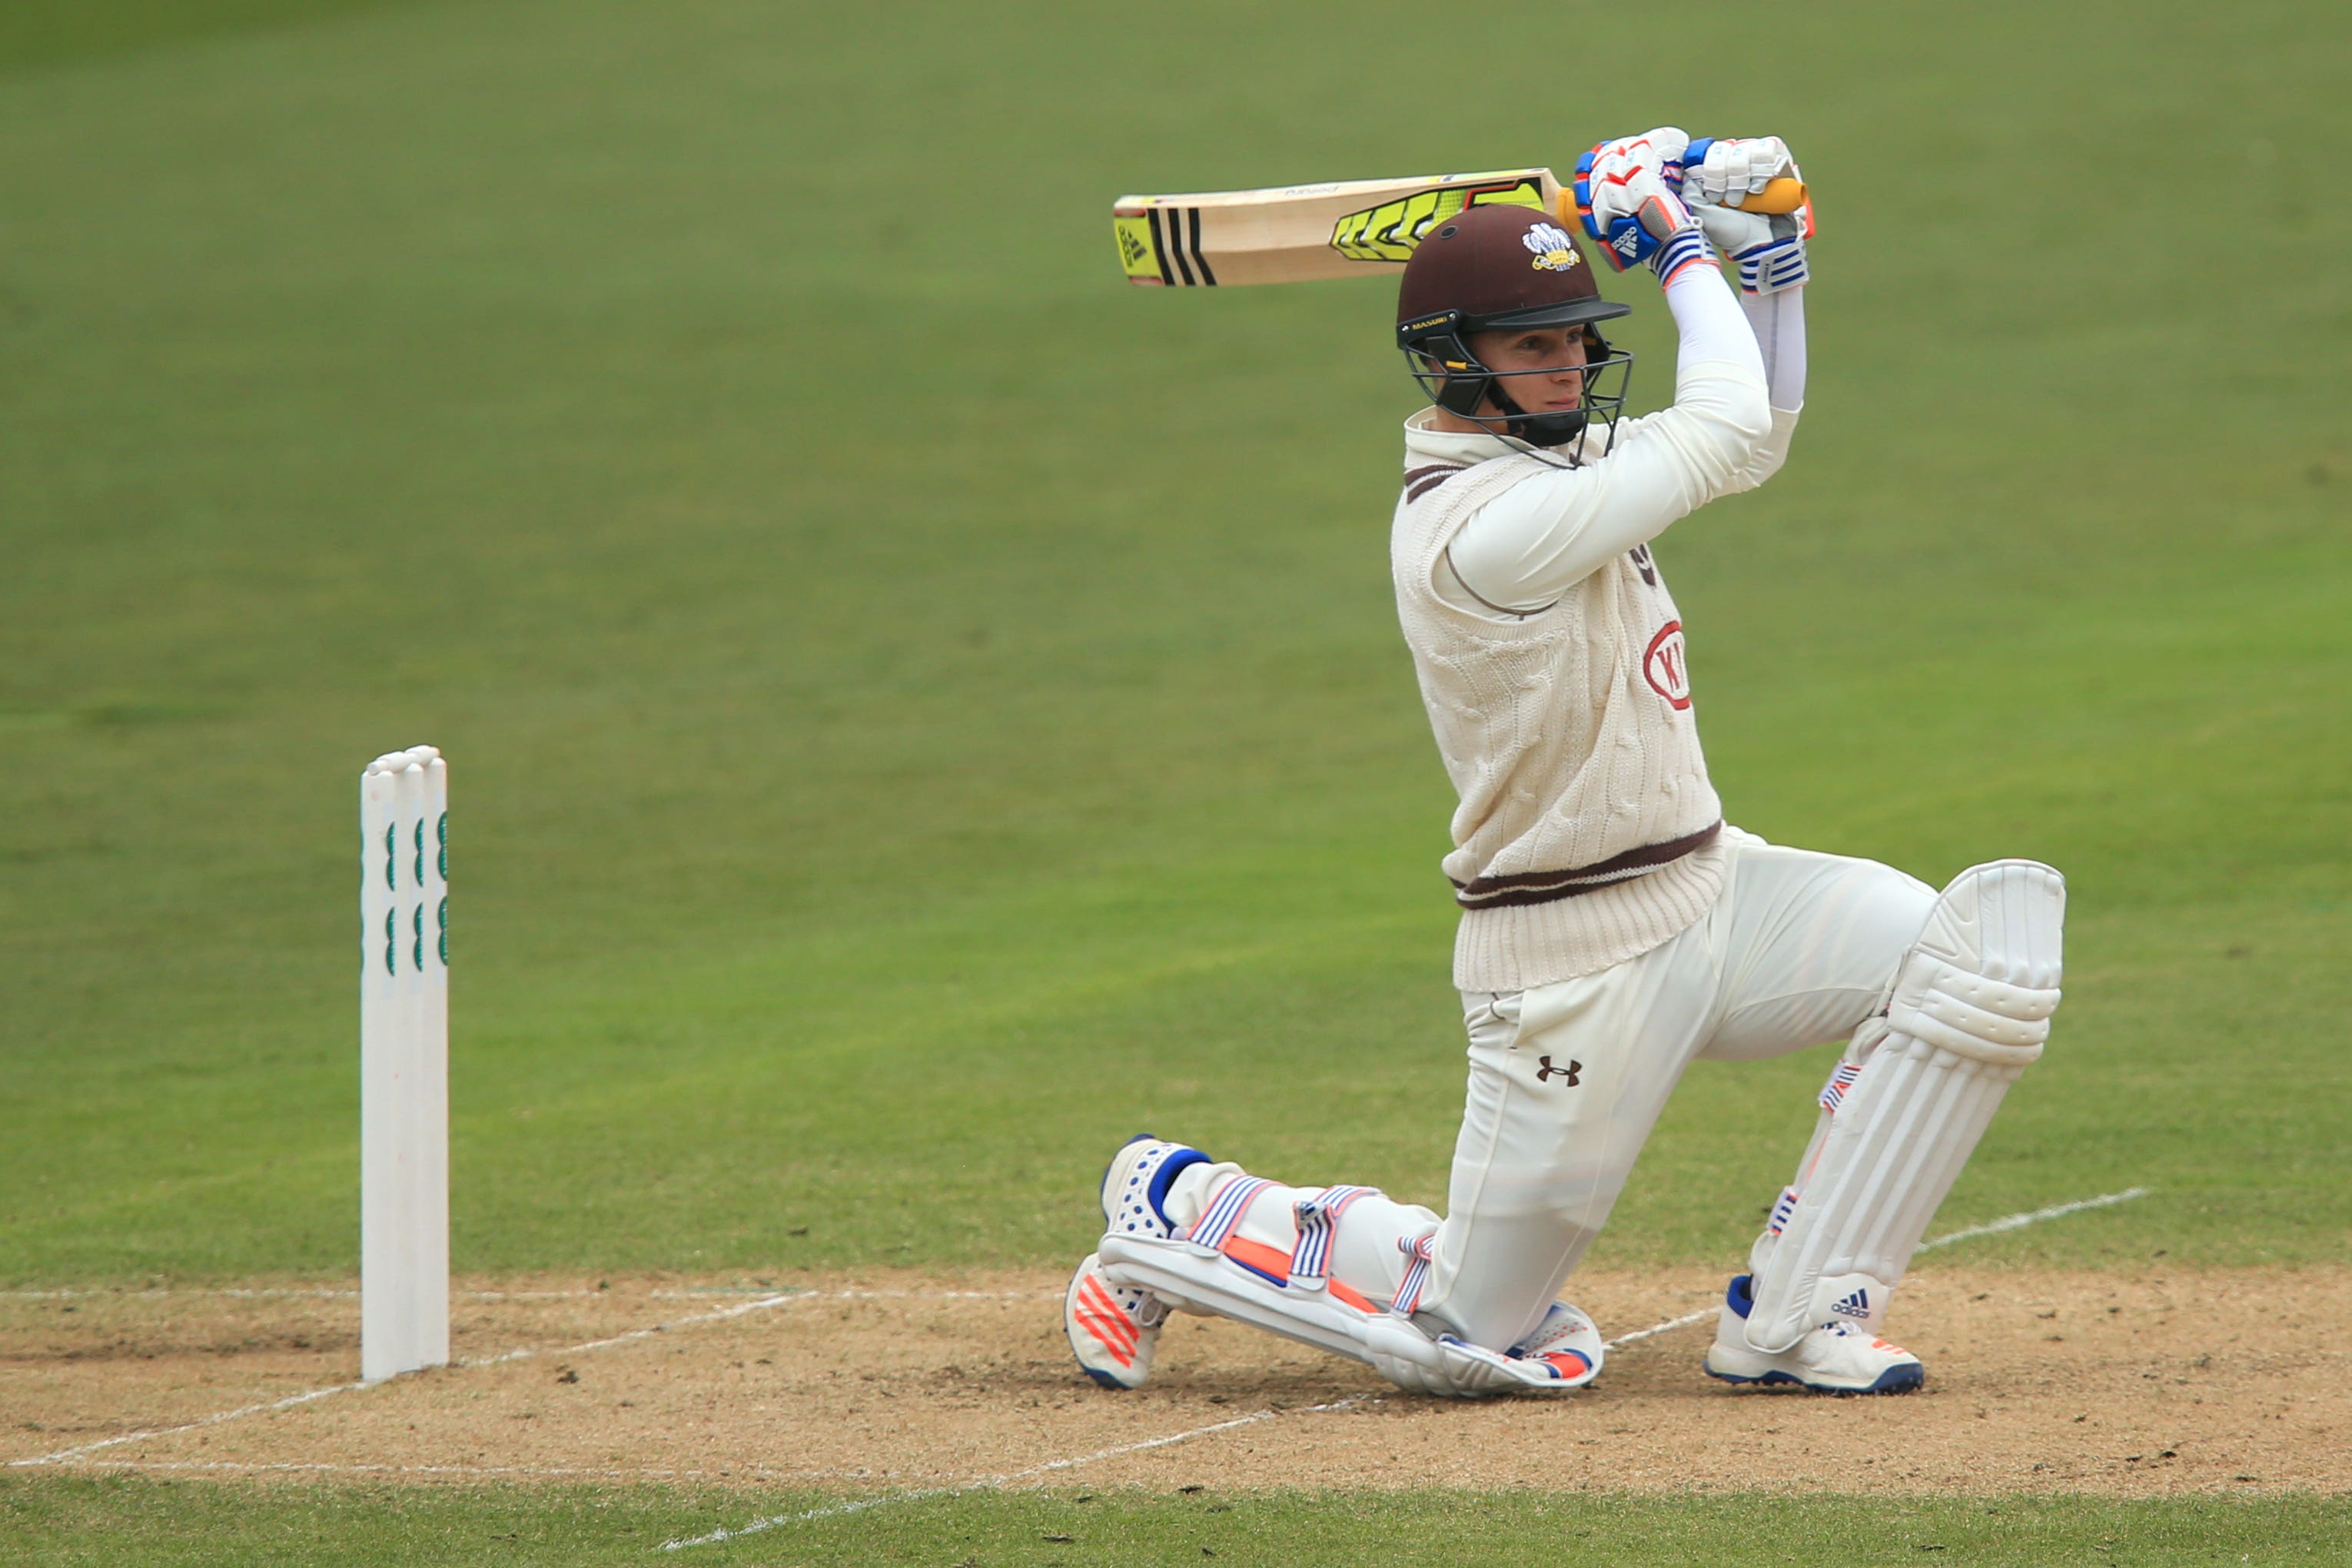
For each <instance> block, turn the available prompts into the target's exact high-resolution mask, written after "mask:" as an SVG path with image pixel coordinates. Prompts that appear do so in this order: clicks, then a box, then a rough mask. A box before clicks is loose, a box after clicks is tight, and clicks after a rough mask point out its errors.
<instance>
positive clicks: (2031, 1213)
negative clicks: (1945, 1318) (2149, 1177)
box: [1919, 1187, 2154, 1252]
mask: <svg viewBox="0 0 2352 1568" xmlns="http://www.w3.org/2000/svg"><path fill="white" fill-rule="evenodd" d="M2153 1190H2154V1189H2153V1188H2149V1187H2126V1188H2125V1189H2124V1190H2123V1191H2122V1192H2119V1193H2101V1194H2099V1195H2098V1196H2097V1197H2095V1198H2079V1199H2077V1200H2075V1201H2074V1203H2071V1204H2053V1205H2050V1206H2049V1207H2048V1208H2046V1209H2030V1210H2028V1211H2027V1212H2025V1213H2024V1214H2011V1215H2001V1216H2000V1218H1999V1219H1996V1220H1988V1221H1986V1222H1985V1223H1984V1224H1983V1225H1976V1226H1969V1228H1968V1229H1966V1230H1956V1231H1954V1232H1952V1234H1951V1235H1949V1236H1939V1237H1937V1238H1936V1239H1935V1240H1933V1241H1923V1242H1921V1243H1920V1244H1919V1250H1920V1251H1922V1252H1925V1251H1927V1249H1928V1248H1929V1247H1949V1246H1951V1245H1952V1243H1954V1242H1956V1241H1973V1240H1975V1239H1976V1238H1977V1237H1979V1236H1999V1235H2000V1233H2001V1232H2003V1231H2005V1230H2023V1229H2024V1228H2025V1227H2026V1226H2029V1225H2038V1224H2040V1223H2041V1222H2042V1221H2043V1220H2045V1219H2056V1218H2058V1217H2059V1216H2060V1215H2070V1214H2081V1213H2082V1212H2083V1211H2084V1209H2103V1208H2109V1207H2112V1206H2113V1205H2116V1204H2127V1203H2129V1202H2131V1201H2132V1199H2134V1198H2144V1197H2146V1196H2147V1194H2149V1193H2150V1192H2151V1191H2153Z"/></svg>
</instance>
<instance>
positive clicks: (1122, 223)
mask: <svg viewBox="0 0 2352 1568" xmlns="http://www.w3.org/2000/svg"><path fill="white" fill-rule="evenodd" d="M1497 202H1508V203H1510V204H1512V205H1516V206H1523V207H1534V208H1536V209H1538V211H1541V212H1548V213H1550V214H1552V215H1553V216H1556V217H1557V218H1558V219H1559V225H1560V226H1561V227H1563V228H1565V229H1567V230H1568V231H1569V232H1570V233H1571V234H1577V233H1581V232H1582V231H1581V230H1580V228H1579V227H1578V225H1577V218H1576V193H1575V192H1574V191H1572V190H1570V189H1569V188H1568V187H1566V186H1564V185H1562V184H1560V183H1559V176H1557V175H1555V174H1553V173H1552V172H1551V171H1550V170H1549V169H1493V170H1488V171H1486V173H1484V174H1430V175H1426V176H1423V177H1420V178H1414V179H1402V180H1349V181H1342V182H1340V183H1339V184H1323V185H1278V186H1274V187H1271V188H1269V189H1266V190H1262V191H1204V192H1201V193H1199V194H1197V195H1181V196H1121V197H1119V198H1118V202H1116V203H1115V204H1113V205H1112V207H1111V219H1110V221H1111V228H1112V230H1113V232H1114V233H1115V234H1116V236H1117V237H1118V260H1119V265H1120V266H1121V267H1123V268H1126V269H1127V280H1128V281H1129V282H1130V283H1140V284H1144V285H1146V286H1148V287H1151V288H1161V287H1166V288H1176V289H1189V288H1203V287H1208V286H1212V285H1218V284H1223V285H1227V286H1231V285H1234V284H1242V283H1301V282H1306V281H1308V280H1310V279H1318V278H1354V277H1358V276H1360V275H1361V274H1364V273H1370V272H1394V271H1398V270H1400V269H1401V268H1402V267H1403V266H1404V263H1405V258H1407V257H1409V256H1411V255H1412V247H1414V246H1416V245H1418V244H1420V243H1421V239H1422V237H1423V235H1425V234H1427V233H1428V232H1429V231H1430V230H1431V229H1432V228H1433V227H1435V226H1437V225H1438V224H1440V223H1443V222H1444V220H1445V219H1447V218H1449V217H1452V216H1454V214H1456V213H1458V212H1460V211H1462V210H1463V209H1464V208H1465V207H1473V206H1486V205H1493V204H1495V203H1497ZM1739 205H1740V206H1741V207H1742V209H1743V210H1745V211H1748V212H1759V213H1790V212H1795V211H1796V210H1797V209H1798V208H1799V207H1801V206H1803V205H1805V186H1804V183H1803V182H1802V181H1800V180H1792V179H1787V178H1782V179H1778V180H1775V181H1773V182H1772V183H1771V184H1769V185H1767V186H1765V187H1764V189H1762V190H1761V191H1759V192H1757V193H1755V194H1754V195H1750V196H1749V197H1748V199H1747V200H1746V201H1745V202H1743V203H1740V204H1739Z"/></svg>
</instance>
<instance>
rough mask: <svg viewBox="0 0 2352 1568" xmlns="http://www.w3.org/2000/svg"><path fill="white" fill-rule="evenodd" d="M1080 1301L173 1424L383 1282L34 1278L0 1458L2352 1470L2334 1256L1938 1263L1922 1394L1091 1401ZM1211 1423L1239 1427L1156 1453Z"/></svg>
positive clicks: (257, 1399) (648, 1310)
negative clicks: (364, 1286)
mask: <svg viewBox="0 0 2352 1568" xmlns="http://www.w3.org/2000/svg"><path fill="white" fill-rule="evenodd" d="M1714 1284H1715V1281H1713V1280H1712V1279H1711V1278H1710V1277H1708V1276H1706V1275H1703V1274H1700V1273H1698V1272H1696V1271H1692V1270H1677V1271H1671V1272H1667V1273H1664V1274H1658V1275H1642V1276H1638V1277H1637V1276H1633V1275H1628V1274H1617V1275H1606V1276H1598V1277H1587V1278H1586V1279H1584V1280H1582V1281H1581V1289H1580V1291H1579V1292H1578V1294H1579V1295H1580V1298H1581V1300H1582V1304H1584V1305H1585V1306H1586V1307H1587V1308H1588V1309H1590V1310H1592V1311H1593V1312H1594V1313H1595V1314H1596V1315H1597V1316H1598V1317H1599V1318H1600V1319H1601V1321H1602V1323H1603V1327H1604V1330H1605V1331H1609V1332H1611V1333H1612V1334H1618V1333H1625V1332H1628V1331H1633V1330H1634V1329H1636V1328H1642V1327H1647V1326H1648V1325H1650V1324H1651V1323H1654V1322H1656V1321H1663V1320H1664V1319H1666V1318H1669V1317H1673V1316H1679V1315H1681V1314H1682V1313H1684V1312H1687V1311H1689V1310H1693V1309H1694V1308H1695V1307H1697V1306H1700V1305H1704V1304H1705V1303H1706V1300H1707V1299H1708V1297H1709V1295H1710V1292H1711V1290H1712V1289H1713V1288H1714ZM1060 1285H1061V1280H1060V1279H1058V1278H1052V1277H1048V1276H1046V1275H1044V1274H1039V1273H1034V1272H1019V1273H992V1274H973V1275H965V1276H961V1277H957V1278H954V1279H937V1278H927V1277H919V1276H913V1275H861V1276H856V1277H854V1278H850V1277H845V1278H829V1279H801V1280H795V1281H793V1282H791V1283H790V1284H789V1285H785V1286H782V1287H780V1288H779V1290H778V1291H776V1292H751V1293H746V1292H745V1291H744V1289H743V1288H742V1287H740V1285H739V1286H729V1287H717V1286H713V1285H709V1284H706V1283H701V1282H697V1281H693V1280H680V1279H614V1280H610V1281H599V1280H595V1279H588V1280H580V1279H530V1280H503V1281H500V1280H475V1281H469V1282H467V1283H466V1284H465V1285H464V1286H463V1287H461V1294H460V1296H459V1299H458V1307H457V1314H456V1322H455V1331H456V1350H457V1355H458V1356H459V1357H460V1358H461V1363H465V1364H459V1365H457V1366H453V1367H450V1368H447V1369H445V1370H441V1371H436V1372H432V1373H424V1374H420V1375H415V1376H412V1377H408V1378H404V1379H401V1380H398V1381H396V1382H394V1383H391V1384H383V1385H379V1386H376V1387H373V1388H367V1389H347V1390H344V1391H342V1392H340V1393H336V1394H329V1395H327V1396H325V1397H321V1398H318V1399H315V1400H311V1401H310V1402H308V1403H305V1404H301V1405H291V1406H288V1407H284V1408H278V1409H267V1410H262V1411H257V1412H256V1413H253V1414H250V1415H243V1416H239V1417H237V1418H236V1419H231V1420H225V1421H215V1422H212V1423H211V1424H209V1425H205V1426H194V1427H192V1428H190V1429H187V1430H179V1431H172V1430H168V1428H172V1427H174V1426H181V1425H182V1424H185V1423H194V1422H201V1421H204V1420H205V1417H207V1416H213V1415H219V1414H220V1413H222V1412H226V1411H232V1410H236V1409H240V1408H242V1407H244V1406H247V1405H257V1404H263V1403H266V1402H270V1401H276V1400H279V1399H283V1398H286V1397H288V1396H289V1395H294V1394H301V1393H304V1392H306V1391H310V1390H314V1389H319V1388H329V1387H333V1386H335V1385H338V1384H345V1383H348V1382H349V1381H350V1380H352V1378H353V1377H354V1376H355V1375H356V1373H357V1366H358V1344H357V1334H356V1330H357V1324H358V1302H357V1300H356V1298H354V1297H352V1296H351V1295H349V1294H348V1293H331V1292H323V1291H311V1292H285V1293H260V1294H247V1295H236V1294H224V1293H220V1292H204V1291H189V1292H168V1291H167V1292H163V1293H150V1294H141V1293H133V1292H102V1293H92V1294H84V1295H55V1294H51V1295H30V1294H19V1295H14V1296H10V1297H7V1298H5V1300H0V1324H5V1331H0V1345H5V1359H6V1362H7V1363H8V1365H9V1368H10V1375H8V1376H7V1377H6V1378H5V1379H0V1449H4V1450H5V1458H7V1459H8V1460H10V1461H12V1462H14V1463H15V1464H16V1465H17V1466H20V1467H21V1466H23V1465H24V1462H25V1461H26V1460H29V1459H34V1458H37V1457H39V1456H43V1455H50V1454H58V1453H60V1452H64V1451H68V1450H75V1449H80V1448H83V1447H84V1446H85V1445H90V1444H95V1443H100V1442H101V1441H103V1440H105V1439H108V1438H117V1437H121V1436H124V1435H126V1434H131V1433H137V1432H152V1433H155V1434H156V1435H154V1436H144V1437H140V1438H137V1439H136V1440H132V1441H128V1442H117V1443H114V1444H112V1445H110V1446H108V1447H99V1448H94V1449H89V1451H86V1452H82V1453H79V1454H76V1455H74V1456H73V1457H71V1458H62V1459H58V1460H56V1461H54V1463H56V1464H58V1465H60V1466H67V1467H72V1468H99V1469H119V1468H132V1469H141V1470H152V1471H160V1472H163V1473H181V1474H209V1475H213V1476H215V1477H220V1478H250V1479H256V1480H265V1481H266V1480H268V1479H319V1478H321V1477H329V1476H337V1475H344V1476H354V1477H373V1478H378V1479H415V1480H416V1481H418V1482H420V1483H424V1482H432V1481H436V1480H462V1479H487V1478H493V1477H503V1478H509V1479H526V1480H528V1479H546V1480H550V1481H555V1480H562V1479H587V1478H598V1479H644V1480H677V1479H695V1480H709V1481H719V1482H721V1483H727V1482H740V1483H742V1484H746V1485H751V1484H761V1483H785V1484H792V1485H798V1486H815V1487H819V1488H823V1489H838V1490H840V1491H843V1492H845V1493H849V1492H855V1493H859V1494H870V1493H874V1492H877V1491H889V1490H893V1489H913V1488H934V1487H957V1486H970V1485H990V1484H999V1483H1007V1482H1009V1483H1011V1484H1045V1483H1046V1482H1081V1483H1084V1484H1088V1485H1120V1484H1130V1485H1143V1486H1151V1487H1160V1486H1168V1485H1180V1484H1201V1485H1206V1486H1212V1487H1217V1488H1223V1489H1234V1488H1247V1487H1251V1486H1265V1485H1269V1484H1275V1483H1277V1482H1282V1481H1286V1480H1287V1481H1294V1482H1295V1481H1296V1479H1297V1478H1298V1477H1300V1476H1302V1475H1309V1474H1321V1475H1328V1476H1342V1475H1344V1476H1346V1477H1348V1478H1349V1479H1351V1480H1352V1481H1355V1482H1358V1483H1361V1484H1370V1485H1379V1486H1391V1487H1405V1486H1421V1485H1429V1484H1439V1485H1458V1486H1477V1487H1493V1486H1498V1485H1500V1486H1524V1487H1532V1488H1546V1489H1632V1490H1642V1491H1650V1490H1688V1489H1764V1488H1780V1487H1789V1486H1794V1487H1801V1488H1803V1487H1818V1488H1825V1489H1836V1490H1841V1491H1878V1492H1971V1493H1986V1492H2007V1491H2044V1490H2047V1491H2087V1492H2098V1493H2105V1494H2110V1495H2116V1496H2154V1495H2165V1494H2175V1493H2185V1492H2228V1491H2244V1490H2250V1489H2251V1490H2270V1489H2291V1490H2305V1491H2322V1492H2325V1491H2341V1490H2343V1489H2346V1488H2347V1487H2352V1443H2347V1441H2346V1438H2347V1436H2352V1377H2347V1376H2346V1375H2345V1374H2346V1373H2347V1370H2352V1365H2347V1363H2352V1352H2347V1350H2346V1348H2345V1347H2346V1346H2347V1344H2352V1334H2347V1328H2352V1270H2345V1269H2341V1268H2311V1269H2302V1270H2294V1271H2248V1270H2238V1271H2226V1272H2189V1271H2182V1272H2154V1271H2151V1272H2148V1273H2146V1274H2143V1275H2137V1276H2131V1275H2118V1274H2112V1273H2087V1272H2084V1273H2076V1272H2030V1273H2021V1272H2015V1271H2007V1272H1996V1271H1988V1270H1975V1269H1966V1268H1932V1269H1922V1270H1920V1271H1918V1272H1916V1274H1915V1275H1914V1276H1913V1279H1912V1280H1911V1282H1910V1283H1909V1284H1908V1285H1906V1289H1905V1292H1904V1299H1903V1301H1902V1303H1901V1306H1900V1308H1899V1310H1898V1312H1899V1315H1898V1318H1897V1321H1896V1331H1897V1332H1898V1333H1899V1335H1900V1337H1902V1338H1903V1340H1904V1341H1905V1342H1906V1343H1908V1344H1909V1345H1910V1346H1911V1347H1912V1348H1913V1349H1915V1350H1916V1351H1917V1352H1920V1354H1921V1355H1922V1356H1923V1357H1925V1358H1926V1359H1927V1363H1928V1366H1929V1373H1930V1375H1929V1382H1928V1386H1927V1390H1926V1391H1925V1392H1924V1393H1923V1394H1919V1395H1916V1396H1913V1397H1907V1398H1891V1399H1871V1400H1827V1399H1814V1398H1807V1397H1803V1396H1800V1395H1793V1394H1780V1393H1759V1392H1755V1391H1735V1390H1732V1389H1729V1388H1727V1387H1726V1386H1725V1385H1722V1384H1717V1383H1714V1382H1711V1381H1709V1380H1708V1379H1706V1378H1705V1377H1704V1376H1702V1375H1701V1374H1700V1373H1699V1370H1698V1364H1697V1361H1698V1356H1699V1354H1700V1352H1701V1351H1702V1350H1703V1348H1704V1345H1705V1337H1706V1333H1707V1332H1708V1331H1709V1330H1708V1328H1707V1327H1706V1325H1699V1326H1695V1327H1689V1328H1684V1329H1679V1330H1676V1331H1673V1332H1670V1333H1666V1334H1661V1335H1657V1336H1655V1337H1654V1338H1650V1339H1647V1340H1643V1341H1642V1342H1637V1343H1634V1344H1630V1345H1628V1346H1626V1347H1624V1348H1623V1349H1622V1350H1620V1351H1619V1352H1615V1353H1614V1354H1613V1355H1612V1359H1611V1362H1610V1364H1609V1367H1608V1370H1607V1371H1606V1372H1605V1373H1604V1374H1603V1375H1602V1377H1601V1380H1600V1381H1599V1382H1598V1383H1597V1384H1595V1385H1594V1386H1593V1387H1591V1389H1588V1390H1586V1391H1584V1392H1582V1393H1580V1394H1574V1395H1570V1396H1566V1397H1560V1398H1554V1399H1535V1398H1529V1399H1516V1400H1510V1401H1506V1402H1499V1403H1494V1404H1485V1405H1456V1404H1450V1403H1447V1402H1443V1401H1436V1400H1429V1399H1423V1398H1415V1397H1410V1396H1406V1395H1402V1394H1398V1393H1397V1392H1396V1391H1395V1390H1393V1389H1391V1388H1389V1387H1388V1386H1387V1385H1386V1384H1383V1383H1382V1382H1381V1381H1380V1380H1379V1379H1378V1378H1376V1377H1375V1376H1373V1375H1372V1374H1371V1373H1370V1372H1368V1371H1366V1370H1365V1369H1362V1368H1360V1367H1357V1366H1354V1365H1351V1364H1349V1363H1342V1362H1339V1361H1338V1360H1335V1359H1332V1358H1329V1357H1327V1356H1324V1355H1322V1354H1320V1353H1318V1352H1312V1351H1307V1350H1303V1349H1299V1348H1297V1347H1295V1346H1291V1345H1288V1344H1286V1343H1284V1342H1279V1341H1275V1340H1271V1339H1268V1338H1265V1337H1264V1336H1262V1335H1259V1334H1256V1333H1255V1332H1252V1331H1248V1330H1245V1329H1240V1328H1237V1327H1234V1326H1233V1325H1230V1324H1226V1323H1223V1322H1217V1321H1205V1320H1199V1319H1192V1318H1179V1319H1177V1320H1175V1321H1174V1323H1173V1324H1172V1326H1171V1329H1170V1330H1169V1331H1168V1333H1167V1336H1166V1338H1165V1339H1164V1341H1163V1343H1162V1348H1161V1370H1160V1375H1159V1376H1158V1377H1157V1378H1156V1379H1155V1380H1154V1382H1153V1383H1152V1384H1151V1385H1150V1386H1149V1387H1148V1388H1145V1389H1143V1390H1140V1391H1138V1392H1135V1393H1131V1394H1108V1393H1104V1392H1100V1391H1097V1390H1096V1389H1094V1388H1093V1387H1091V1386H1090V1385H1088V1384H1086V1383H1084V1382H1083V1381H1081V1380H1080V1379H1079V1378H1078V1376H1077V1374H1076V1372H1075V1371H1074V1369H1073V1367H1072V1365H1071V1363H1070V1361H1069V1358H1068V1355H1067V1352H1066V1349H1065V1347H1064V1345H1063V1343H1062V1340H1061V1331H1060V1319H1059V1306H1058V1303H1059V1298H1060ZM600 1287H601V1288H600ZM786 1290H788V1291H790V1292H792V1293H791V1294H790V1295H789V1297H788V1298H787V1299H785V1300H781V1301H775V1300H773V1298H774V1297H775V1296H776V1295H777V1294H780V1293H782V1291H786ZM768 1302H772V1303H773V1304H762V1303H768ZM730 1311H731V1315H722V1314H730ZM656 1324H661V1325H665V1326H664V1327H662V1328H661V1329H660V1330H659V1331H654V1332H636V1331H645V1330H648V1329H651V1328H653V1326H654V1325H656ZM633 1333H634V1334H635V1337H630V1338H625V1339H620V1340H619V1341H618V1342H613V1343H605V1344H602V1345H592V1342H598V1341H608V1340H613V1339H614V1337H615V1336H622V1335H630V1334H633ZM518 1351H527V1352H530V1353H528V1354H524V1355H515V1354H513V1353H512V1352H518ZM496 1357H507V1358H509V1359H503V1360H493V1359H492V1358H496ZM1335 1404H1336V1405H1340V1408H1338V1409H1325V1410H1318V1409H1314V1408H1312V1407H1314V1406H1318V1405H1335ZM1250 1416H1258V1417H1260V1418H1258V1419H1255V1420H1250V1421H1246V1422H1241V1421H1239V1418H1242V1417H1250ZM1221 1423H1237V1424H1234V1425H1229V1426H1223V1429H1221V1430H1215V1431H1208V1432H1201V1433H1200V1434H1199V1435H1198V1436H1189V1437H1186V1438H1184V1439H1183V1440H1182V1441H1181V1442H1177V1443H1172V1444H1164V1445H1160V1446H1155V1447H1150V1448H1133V1447H1131V1446H1133V1445H1139V1444H1147V1443H1153V1442H1154V1440H1156V1439H1165V1438H1169V1437H1173V1436H1177V1435H1179V1434H1185V1433H1192V1432H1195V1431H1196V1430H1197V1429H1199V1428H1203V1427H1210V1426H1218V1425H1219V1424H1221ZM1121 1449H1127V1450H1129V1451H1126V1452H1120V1451H1118V1450H1121ZM1073 1460H1076V1461H1079V1462H1077V1463H1068V1462H1067V1461H1073ZM44 1468H46V1467H44ZM19 1473H22V1470H21V1469H20V1471H19Z"/></svg>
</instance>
